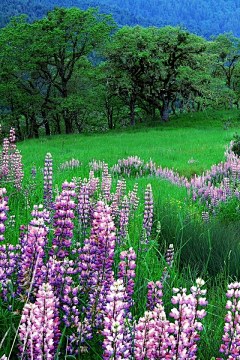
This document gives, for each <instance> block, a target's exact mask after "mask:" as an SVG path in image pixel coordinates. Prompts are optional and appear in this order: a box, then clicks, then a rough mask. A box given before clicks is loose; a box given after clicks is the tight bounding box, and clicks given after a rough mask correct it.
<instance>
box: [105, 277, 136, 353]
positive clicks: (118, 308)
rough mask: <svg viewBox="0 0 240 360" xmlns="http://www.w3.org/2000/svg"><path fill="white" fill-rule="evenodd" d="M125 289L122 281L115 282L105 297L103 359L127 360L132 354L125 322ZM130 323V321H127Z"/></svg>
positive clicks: (129, 336) (129, 335)
mask: <svg viewBox="0 0 240 360" xmlns="http://www.w3.org/2000/svg"><path fill="white" fill-rule="evenodd" d="M125 292H126V290H125V287H124V284H123V280H122V279H118V280H116V281H115V282H114V283H113V284H112V285H111V286H110V289H109V292H108V294H107V296H106V300H107V306H106V307H105V310H104V313H105V314H104V315H105V317H104V320H103V321H104V329H103V331H102V335H104V337H105V338H104V341H103V348H104V353H103V359H113V360H123V359H126V358H127V359H129V358H130V355H131V353H132V345H133V344H132V341H131V333H130V331H129V329H128V326H127V324H126V322H125V318H126V312H125V308H126V306H125V302H126V300H125V295H124V294H125ZM129 321H130V320H129Z"/></svg>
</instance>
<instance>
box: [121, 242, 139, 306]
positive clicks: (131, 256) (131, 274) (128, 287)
mask: <svg viewBox="0 0 240 360" xmlns="http://www.w3.org/2000/svg"><path fill="white" fill-rule="evenodd" d="M119 257H120V259H121V260H122V261H120V263H119V271H118V275H117V276H118V278H119V279H122V280H123V285H124V287H125V311H126V312H129V309H130V308H131V307H132V306H133V305H134V301H133V299H132V295H133V292H134V280H133V279H134V278H135V276H136V274H135V270H134V269H135V268H136V263H135V259H136V253H135V251H134V250H133V248H132V247H131V248H130V249H129V250H128V251H121V253H120V256H119Z"/></svg>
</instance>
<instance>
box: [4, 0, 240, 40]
mask: <svg viewBox="0 0 240 360" xmlns="http://www.w3.org/2000/svg"><path fill="white" fill-rule="evenodd" d="M54 6H58V7H78V8H81V9H83V10H86V9H87V8H89V7H97V6H98V7H99V10H100V12H101V13H106V14H112V15H113V18H114V20H115V21H116V22H117V23H118V24H119V25H120V26H123V25H129V26H135V25H137V24H138V25H141V26H158V27H161V26H164V25H172V26H176V25H179V24H181V25H182V26H184V27H186V28H187V29H188V30H189V31H191V32H194V33H197V34H198V35H202V36H205V37H207V38H209V37H210V36H211V35H217V34H219V33H225V32H233V34H234V36H236V37H240V4H239V1H238V0H209V1H208V0H201V1H199V0H191V1H189V0H182V1H181V2H179V1H178V0H149V1H147V2H146V1H144V0H132V1H130V0H111V1H110V0H2V1H1V4H0V26H5V25H6V23H7V21H8V19H9V17H10V16H14V15H20V14H22V13H25V14H27V15H28V17H29V20H30V21H32V20H34V19H39V18H41V17H43V16H44V15H45V14H46V11H47V10H51V9H52V8H53V7H54Z"/></svg>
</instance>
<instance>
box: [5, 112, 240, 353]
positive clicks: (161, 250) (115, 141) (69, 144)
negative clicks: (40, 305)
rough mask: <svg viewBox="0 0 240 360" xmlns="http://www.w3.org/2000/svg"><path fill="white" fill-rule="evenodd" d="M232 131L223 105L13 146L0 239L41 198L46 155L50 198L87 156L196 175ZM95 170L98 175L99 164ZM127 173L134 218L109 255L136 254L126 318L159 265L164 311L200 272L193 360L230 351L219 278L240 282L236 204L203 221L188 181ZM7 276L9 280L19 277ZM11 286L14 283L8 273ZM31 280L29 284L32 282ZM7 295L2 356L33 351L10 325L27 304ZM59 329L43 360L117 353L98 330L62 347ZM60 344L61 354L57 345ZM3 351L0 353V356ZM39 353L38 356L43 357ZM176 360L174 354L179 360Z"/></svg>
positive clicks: (79, 171) (237, 125) (85, 164)
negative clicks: (16, 182)
mask: <svg viewBox="0 0 240 360" xmlns="http://www.w3.org/2000/svg"><path fill="white" fill-rule="evenodd" d="M236 133H240V115H239V112H238V111H237V110H233V111H221V112H216V111H215V112H214V111H212V110H205V111H204V112H202V113H198V114H196V113H192V114H185V115H180V116H178V117H177V116H173V117H172V118H171V121H170V122H169V123H167V124H159V123H157V122H154V123H151V124H147V125H146V124H144V125H141V124H140V125H137V126H135V127H132V128H125V129H116V130H113V131H109V132H106V133H91V134H73V135H68V136H66V135H56V136H50V137H40V138H39V139H30V140H25V141H23V142H19V143H17V148H18V149H19V150H20V151H21V155H22V163H23V164H24V179H23V182H22V189H21V190H19V191H17V190H16V189H15V188H13V186H12V185H11V184H7V183H4V182H2V184H1V187H3V186H4V187H6V188H7V191H8V193H7V195H8V197H9V199H8V205H9V211H8V220H7V222H6V229H5V233H4V236H5V242H3V243H11V244H13V245H14V246H15V245H17V244H18V243H19V228H20V226H21V225H26V226H27V224H29V222H30V221H31V219H32V215H31V211H32V209H33V206H34V205H39V204H43V182H44V180H43V177H44V159H45V156H46V154H47V153H51V155H52V159H53V165H52V168H53V196H54V197H55V196H57V195H59V193H61V185H62V183H63V182H64V181H65V180H66V181H68V182H70V181H72V179H73V178H77V179H78V178H81V181H82V182H83V179H84V178H86V179H88V176H89V171H90V167H89V163H91V162H92V161H93V160H97V161H101V162H103V161H104V162H105V163H107V164H108V166H109V169H110V168H111V167H112V166H114V165H115V164H117V163H118V160H122V159H126V158H127V157H129V156H137V157H139V158H140V159H141V160H144V162H145V163H146V162H148V161H149V159H151V160H152V161H153V162H154V163H156V164H157V165H158V166H161V167H162V168H168V169H173V170H174V172H177V173H179V174H180V176H182V175H183V176H185V177H186V178H187V179H189V180H190V179H191V178H192V177H194V176H195V175H201V174H202V173H203V172H206V170H209V169H210V168H211V166H212V165H213V164H218V163H220V162H221V161H224V152H225V150H226V147H227V146H228V145H229V144H230V141H231V140H233V137H234V134H236ZM72 159H75V160H78V161H79V166H71V165H69V162H70V161H71V160H72ZM67 162H68V163H67ZM34 168H35V169H36V177H35V178H33V177H32V175H31V174H32V169H34ZM95 176H96V177H99V179H100V181H101V179H102V172H101V171H100V170H99V172H96V175H95ZM122 178H124V176H121V175H116V174H113V175H112V180H111V193H114V192H115V191H116V188H117V186H118V181H119V180H121V179H122ZM125 179H126V187H127V190H126V194H128V192H129V191H130V192H131V191H132V190H133V188H134V184H135V183H137V184H138V190H137V196H138V197H139V205H138V207H137V210H136V212H135V214H134V216H133V217H132V218H131V220H129V224H128V225H127V235H126V236H125V239H124V241H123V242H122V243H118V247H117V249H116V250H115V251H116V252H115V256H116V255H119V254H120V252H121V251H122V250H126V249H128V248H130V247H133V249H134V250H135V252H136V253H137V257H136V265H137V267H136V270H135V271H136V277H135V280H134V281H135V287H134V289H135V290H134V294H133V299H134V302H135V305H134V306H133V308H132V310H131V311H132V316H133V317H134V318H135V319H137V320H138V319H139V317H142V316H143V315H144V311H145V310H146V296H147V284H148V283H149V282H150V281H154V282H156V281H160V280H161V278H162V274H163V272H164V268H165V271H167V274H168V277H167V280H166V281H165V282H164V285H163V303H164V307H165V312H166V314H167V316H168V314H169V313H170V311H171V309H172V308H173V303H172V302H171V297H172V288H179V289H181V288H187V289H188V291H189V289H190V287H191V286H193V284H195V281H196V279H197V278H199V277H200V278H202V279H204V281H205V283H206V284H205V287H204V288H206V289H207V294H206V295H205V297H206V298H207V300H208V305H207V306H205V308H206V313H207V315H206V317H204V318H203V319H202V320H200V321H201V322H202V324H203V329H202V331H199V334H200V341H199V342H197V347H198V351H197V353H196V358H197V359H202V360H203V359H205V360H211V359H217V358H219V359H220V358H222V359H228V358H230V357H228V356H227V355H224V354H220V353H219V348H220V346H221V343H222V336H223V333H224V332H223V327H224V323H225V314H226V312H227V310H226V308H225V306H226V301H227V298H226V295H225V294H226V292H227V285H228V284H230V283H231V282H234V281H240V280H239V276H240V275H239V259H240V240H239V231H240V225H239V218H238V216H234V217H231V211H234V209H235V208H236V206H235V205H233V207H231V206H232V205H231V204H232V203H231V204H230V205H229V204H228V205H227V206H226V207H224V208H223V210H222V212H221V213H220V215H221V216H219V217H218V216H212V215H211V216H210V221H209V222H204V221H203V220H202V211H204V210H205V209H204V207H203V205H201V204H200V205H199V204H198V202H194V201H193V200H192V198H191V197H190V196H189V194H188V191H187V189H186V187H183V186H178V185H176V184H173V183H171V182H170V181H168V180H163V179H161V178H156V177H154V176H149V175H148V176H142V177H141V176H138V177H137V178H136V177H135V176H132V175H131V176H129V177H127V176H125ZM81 181H80V182H81ZM86 181H87V180H86ZM82 182H81V184H82ZM148 184H150V185H151V189H152V194H153V206H154V211H153V219H152V225H151V236H150V240H149V241H148V242H147V243H146V251H140V252H139V251H138V250H139V248H141V244H140V239H141V238H142V236H143V235H142V234H143V232H142V231H143V214H144V211H145V208H144V201H145V198H146V187H147V185H148ZM100 187H101V186H100ZM96 196H98V198H99V199H100V200H101V199H105V198H104V195H103V194H101V193H100V190H99V192H98V194H97V195H95V197H96ZM105 200H106V199H105ZM234 204H235V203H234ZM234 206H235V208H234ZM12 216H15V222H14V223H13V224H12V225H11V226H10V225H9V219H10V218H11V217H12ZM49 226H50V227H51V225H49ZM52 226H53V225H52ZM75 226H76V225H75ZM90 230H91V229H90V226H89V227H88V229H87V230H86V234H85V236H86V237H89V236H90V235H91V232H90ZM119 231H120V230H119ZM117 233H118V230H117ZM74 234H77V235H76V236H78V239H77V240H76V239H75V240H74V236H75V235H74V236H73V238H72V248H74V244H76V243H77V242H80V243H81V245H83V241H84V236H81V235H79V232H76V233H75V232H74ZM144 236H145V235H144ZM170 244H173V245H174V261H173V262H172V263H171V265H170V264H167V265H166V259H165V254H166V252H167V250H168V248H169V245H170ZM46 257H47V255H46ZM118 262H119V261H117V260H116V259H115V265H113V267H114V272H115V274H116V272H117V270H116V269H117V264H118ZM11 276H12V278H14V276H17V275H16V274H12V275H11ZM12 283H14V281H13V280H12ZM32 286H33V287H34V286H35V285H34V281H33V280H32ZM28 290H29V287H28ZM28 290H27V291H28ZM12 291H13V290H12ZM14 291H15V290H14ZM19 291H20V290H19ZM30 291H31V289H30V290H29V294H28V298H27V300H26V299H25V300H24V301H25V303H26V302H27V301H30V300H31V301H33V300H34V296H32V297H31V294H30ZM6 299H7V300H6ZM6 299H5V300H4V299H3V297H2V299H1V300H0V356H2V358H1V359H31V352H29V354H27V350H26V349H27V345H26V346H25V350H26V354H25V355H22V354H19V345H18V343H19V340H18V335H17V329H18V324H19V321H20V317H21V311H22V308H23V306H24V304H25V303H24V301H23V302H19V301H18V300H17V297H16V298H15V297H14V296H12V297H11V296H10V297H9V296H8V297H7V298H6ZM85 300H86V299H85ZM85 300H84V301H85ZM9 309H11V311H9ZM59 311H60V310H59ZM60 317H61V316H60ZM168 318H169V317H168ZM169 319H170V318H169ZM171 321H172V320H171ZM60 327H61V339H60V343H59V344H60V345H58V352H57V354H56V355H55V356H54V357H50V356H49V359H52V358H54V359H83V360H84V359H89V360H90V359H102V358H104V359H105V358H109V359H120V358H121V357H118V356H117V355H116V352H115V353H114V354H113V355H112V357H111V356H109V357H107V355H104V354H102V349H101V347H100V345H99V344H101V341H102V339H100V340H101V341H100V342H99V340H98V335H97V332H94V331H93V332H94V334H93V337H92V338H91V339H90V340H89V341H86V342H85V346H86V348H88V352H87V353H81V352H80V353H78V355H76V354H70V353H67V346H68V342H71V327H67V326H64V325H61V326H60ZM12 345H13V346H12ZM61 346H62V347H61ZM23 347H24V346H23ZM20 348H21V347H20ZM60 348H61V351H59V349H60ZM79 349H80V345H79ZM9 354H10V355H9ZM4 355H5V356H6V358H4V357H3V356H4ZM24 356H25V357H24ZM104 356H105V357H104ZM42 358H43V359H45V357H42ZM126 358H129V359H130V358H132V359H135V358H134V357H126ZM140 358H141V359H148V358H149V359H150V358H151V357H147V355H146V357H143V356H142V357H139V359H140ZM155 358H156V359H160V358H161V357H155ZM162 358H164V357H162ZM172 358H174V357H172ZM182 358H183V357H181V356H179V357H177V359H182ZM186 358H187V359H193V358H194V357H193V355H192V357H191V356H190V355H189V357H186ZM237 358H239V357H237ZM151 359H152V358H151Z"/></svg>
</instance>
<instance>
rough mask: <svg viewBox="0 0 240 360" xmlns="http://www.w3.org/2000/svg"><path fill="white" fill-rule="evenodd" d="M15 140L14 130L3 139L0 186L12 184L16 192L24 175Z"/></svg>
mask: <svg viewBox="0 0 240 360" xmlns="http://www.w3.org/2000/svg"><path fill="white" fill-rule="evenodd" d="M15 140H16V137H15V129H14V128H11V129H10V133H9V138H4V139H3V145H2V146H3V149H2V152H0V185H1V184H2V183H13V184H14V186H15V187H16V188H17V190H20V189H21V184H22V180H23V176H24V174H23V164H22V162H21V161H22V156H21V154H20V152H19V150H18V149H17V147H16V144H15Z"/></svg>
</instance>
